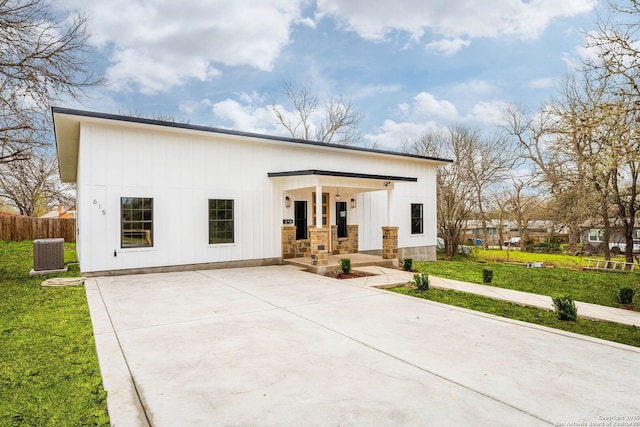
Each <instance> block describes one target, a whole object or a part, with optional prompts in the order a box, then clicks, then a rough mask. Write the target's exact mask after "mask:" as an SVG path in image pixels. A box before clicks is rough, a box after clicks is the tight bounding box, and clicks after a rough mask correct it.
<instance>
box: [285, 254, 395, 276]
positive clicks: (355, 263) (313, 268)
mask: <svg viewBox="0 0 640 427" xmlns="http://www.w3.org/2000/svg"><path fill="white" fill-rule="evenodd" d="M342 258H349V259H350V260H351V269H353V270H357V269H358V267H369V266H378V267H387V268H393V267H394V266H395V265H396V264H395V263H394V261H396V263H397V260H392V259H384V258H382V257H381V256H376V255H368V254H357V253H356V254H343V255H329V263H328V264H327V266H326V267H319V266H317V265H313V264H312V263H311V258H309V257H306V258H288V259H285V260H283V262H284V263H285V264H290V265H295V266H296V267H300V268H304V269H305V270H307V271H310V272H311V273H318V272H321V271H332V270H335V269H338V268H340V260H341V259H342Z"/></svg>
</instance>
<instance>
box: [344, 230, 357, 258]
mask: <svg viewBox="0 0 640 427" xmlns="http://www.w3.org/2000/svg"><path fill="white" fill-rule="evenodd" d="M347 230H349V231H348V236H349V252H350V253H354V254H355V253H358V224H349V225H347Z"/></svg>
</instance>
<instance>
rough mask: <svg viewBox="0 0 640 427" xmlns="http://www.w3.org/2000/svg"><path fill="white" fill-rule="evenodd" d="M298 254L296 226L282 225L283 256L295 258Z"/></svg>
mask: <svg viewBox="0 0 640 427" xmlns="http://www.w3.org/2000/svg"><path fill="white" fill-rule="evenodd" d="M295 256H296V226H295V225H283V226H282V258H283V259H287V258H294V257H295Z"/></svg>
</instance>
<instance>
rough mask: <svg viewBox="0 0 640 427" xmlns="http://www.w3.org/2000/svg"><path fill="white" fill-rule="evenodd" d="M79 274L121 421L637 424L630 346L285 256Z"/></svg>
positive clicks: (112, 408) (637, 388)
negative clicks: (249, 264) (255, 263)
mask: <svg viewBox="0 0 640 427" xmlns="http://www.w3.org/2000/svg"><path fill="white" fill-rule="evenodd" d="M86 287H87V295H88V299H89V307H90V310H91V317H92V320H93V323H94V331H95V339H96V344H97V348H98V356H99V360H100V367H101V370H102V375H103V379H104V385H105V389H107V391H108V393H109V395H108V405H109V413H110V416H111V422H112V425H116V426H138V425H139V426H145V425H153V426H176V425H184V426H217V425H223V426H226V425H230V426H258V425H260V426H262V425H265V426H301V425H305V426H307V425H308V426H350V425H363V426H385V425H388V426H411V425H415V426H418V425H419V426H425V425H439V426H440V425H487V426H489V425H490V426H501V425H503V426H514V425H518V426H539V425H569V423H585V424H584V425H587V423H589V422H591V423H601V424H592V425H604V423H605V422H607V419H608V418H609V420H608V421H615V419H616V417H617V418H618V419H619V420H620V421H626V422H634V423H635V424H628V425H640V409H639V408H640V403H639V401H638V396H639V395H640V350H639V349H636V348H634V347H629V346H624V345H618V344H614V343H611V342H607V341H601V340H597V339H591V338H587V337H584V336H580V335H573V334H569V333H563V332H560V331H556V330H552V329H547V328H543V327H537V326H533V325H530V324H526V323H521V322H516V321H510V320H506V319H502V318H498V317H494V316H490V315H485V314H480V313H476V312H472V311H469V310H464V309H458V308H453V307H450V306H445V305H440V304H437V303H432V302H429V301H424V300H419V299H414V298H411V297H406V296H402V295H397V294H393V293H390V292H387V291H384V290H379V289H373V288H366V287H363V286H358V285H354V284H350V283H345V282H344V281H338V280H333V279H329V278H326V277H322V276H317V275H313V274H310V273H306V272H302V271H299V270H298V269H296V268H295V267H291V266H275V267H258V268H244V269H228V270H207V271H194V272H180V273H164V274H147V275H135V276H119V277H100V278H94V279H89V280H87V282H86ZM610 417H613V418H610ZM620 417H628V419H627V420H623V419H621V418H620ZM574 425H577V424H574ZM611 425H614V424H611Z"/></svg>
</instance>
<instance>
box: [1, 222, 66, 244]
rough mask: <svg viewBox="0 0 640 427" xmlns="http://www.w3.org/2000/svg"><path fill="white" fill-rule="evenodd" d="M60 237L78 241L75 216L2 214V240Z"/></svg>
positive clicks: (15, 240) (17, 240) (16, 240)
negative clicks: (45, 216)
mask: <svg viewBox="0 0 640 427" xmlns="http://www.w3.org/2000/svg"><path fill="white" fill-rule="evenodd" d="M58 237H62V238H63V239H64V241H65V242H75V241H76V220H75V219H74V218H32V217H29V216H0V240H10V241H14V242H19V241H21V240H35V239H48V238H58Z"/></svg>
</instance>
